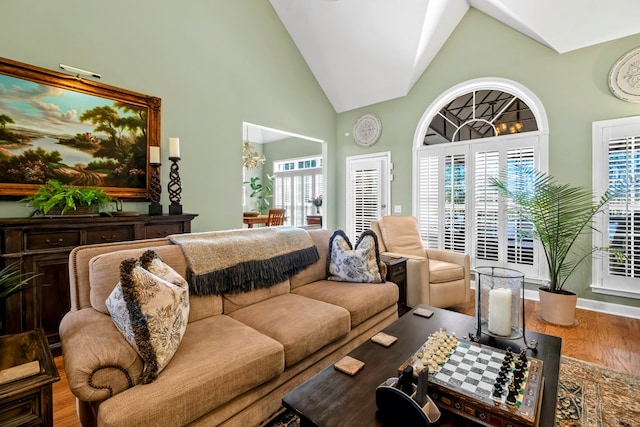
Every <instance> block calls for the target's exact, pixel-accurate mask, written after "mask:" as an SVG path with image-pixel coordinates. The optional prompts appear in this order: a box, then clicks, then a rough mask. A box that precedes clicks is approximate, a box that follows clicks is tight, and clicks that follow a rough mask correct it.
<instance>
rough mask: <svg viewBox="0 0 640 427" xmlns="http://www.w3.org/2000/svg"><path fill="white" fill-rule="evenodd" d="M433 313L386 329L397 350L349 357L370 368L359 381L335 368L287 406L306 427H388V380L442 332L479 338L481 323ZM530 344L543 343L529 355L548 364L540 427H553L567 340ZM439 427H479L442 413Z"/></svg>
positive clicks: (368, 348)
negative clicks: (383, 407)
mask: <svg viewBox="0 0 640 427" xmlns="http://www.w3.org/2000/svg"><path fill="white" fill-rule="evenodd" d="M422 307H426V306H422ZM427 308H429V309H430V310H433V311H434V315H433V316H432V317H431V318H429V319H426V318H424V317H419V316H416V315H414V314H412V313H413V310H412V311H411V312H409V313H407V314H405V315H404V316H402V317H400V318H399V319H398V320H397V321H396V322H394V323H393V324H391V325H390V326H388V327H387V328H386V329H384V332H386V333H388V334H390V335H394V336H396V337H398V341H397V342H396V343H395V344H393V345H392V346H391V347H388V348H385V347H382V346H380V345H378V344H375V343H373V342H371V341H367V342H365V343H363V344H362V345H360V346H359V347H358V348H356V349H355V350H353V351H352V352H351V353H349V356H351V357H355V358H356V359H359V360H362V361H363V362H365V366H364V368H363V369H362V370H361V371H360V372H358V373H357V374H356V375H355V376H353V377H350V376H348V375H345V374H343V373H341V372H338V371H337V370H335V369H334V368H333V366H329V367H328V368H326V369H325V370H323V371H322V372H320V373H319V374H318V375H316V376H314V377H313V378H311V379H310V380H309V381H307V382H305V383H304V384H302V385H301V386H299V387H298V388H296V389H294V390H292V391H291V392H290V393H289V394H287V395H286V396H285V397H284V398H283V399H282V402H283V404H284V406H285V407H287V408H289V409H291V410H293V411H295V412H296V413H297V414H298V415H299V416H300V420H301V425H302V426H320V427H325V426H332V427H334V426H359V427H367V426H383V425H384V424H383V422H382V421H381V420H380V418H379V417H378V416H377V414H376V412H377V407H376V402H375V395H376V393H375V391H376V387H378V386H379V385H380V383H382V382H383V381H384V380H386V379H387V378H391V377H397V376H398V367H399V366H400V365H401V364H402V363H403V362H405V361H406V360H407V358H408V357H410V356H411V355H412V354H413V353H414V352H415V351H416V350H417V349H418V348H419V347H420V346H421V345H422V344H424V342H425V341H426V340H427V339H428V337H429V335H430V334H432V333H433V332H435V331H437V330H439V329H440V328H446V329H447V333H449V334H450V333H451V332H455V333H456V334H457V336H458V337H459V338H460V339H462V337H464V336H468V334H469V332H475V317H472V316H467V315H464V314H459V313H455V312H452V311H448V310H441V309H438V308H433V307H427ZM527 339H528V340H534V339H535V340H537V341H538V347H537V351H536V352H535V353H533V354H532V353H531V352H530V353H529V354H530V355H531V357H534V358H536V359H540V360H542V361H543V363H544V366H543V371H544V372H543V376H544V391H543V395H542V404H541V408H540V414H541V415H540V422H539V426H541V427H547V426H548V427H552V426H553V425H554V421H555V412H556V404H557V402H556V400H557V393H558V376H559V372H560V353H561V349H562V339H560V338H559V337H554V336H551V335H545V334H541V333H537V332H532V331H527ZM481 343H482V344H487V345H490V346H491V347H495V348H500V349H503V350H504V349H506V348H507V347H511V348H512V349H513V350H514V351H519V350H520V349H521V348H523V347H524V342H523V341H522V339H519V340H500V339H494V338H491V337H486V336H483V337H482V341H481ZM439 425H451V426H454V425H455V426H459V425H474V424H473V423H471V422H470V421H468V420H466V419H463V418H460V417H458V416H457V415H455V414H453V413H448V412H446V411H442V418H441V420H440V422H439Z"/></svg>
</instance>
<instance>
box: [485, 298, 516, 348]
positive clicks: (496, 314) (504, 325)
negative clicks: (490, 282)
mask: <svg viewBox="0 0 640 427" xmlns="http://www.w3.org/2000/svg"><path fill="white" fill-rule="evenodd" d="M488 328H489V332H491V333H492V334H496V335H500V336H503V337H506V336H509V335H511V291H510V290H509V289H504V288H502V289H491V290H490V291H489V325H488Z"/></svg>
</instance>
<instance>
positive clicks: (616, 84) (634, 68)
mask: <svg viewBox="0 0 640 427" xmlns="http://www.w3.org/2000/svg"><path fill="white" fill-rule="evenodd" d="M609 89H611V92H612V93H613V94H614V95H615V96H617V97H618V98H620V99H622V100H624V101H628V102H640V48H636V49H633V50H632V51H630V52H627V53H626V54H624V55H623V56H622V57H621V58H620V59H618V61H616V63H615V64H614V65H613V67H612V68H611V71H610V72H609Z"/></svg>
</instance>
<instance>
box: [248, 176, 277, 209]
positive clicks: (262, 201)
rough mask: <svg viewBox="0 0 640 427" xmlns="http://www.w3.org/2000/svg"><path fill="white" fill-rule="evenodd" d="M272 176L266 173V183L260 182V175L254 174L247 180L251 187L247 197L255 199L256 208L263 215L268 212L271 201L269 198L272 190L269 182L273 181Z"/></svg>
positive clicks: (271, 195)
mask: <svg viewBox="0 0 640 427" xmlns="http://www.w3.org/2000/svg"><path fill="white" fill-rule="evenodd" d="M273 179H274V176H273V175H267V181H268V183H266V184H261V183H260V177H259V176H254V177H252V178H251V180H250V181H249V187H250V188H251V194H249V197H251V198H252V199H255V201H256V209H257V210H258V212H259V213H260V214H261V215H265V214H267V213H268V212H269V206H270V205H271V202H270V201H269V199H271V198H272V197H273V192H272V188H271V183H272V182H273Z"/></svg>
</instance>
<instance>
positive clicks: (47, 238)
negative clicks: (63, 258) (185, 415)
mask: <svg viewBox="0 0 640 427" xmlns="http://www.w3.org/2000/svg"><path fill="white" fill-rule="evenodd" d="M26 237H27V239H26V240H27V250H37V249H51V248H64V247H67V246H78V245H79V244H80V232H79V231H78V230H70V231H55V232H54V231H51V232H47V233H27V236H26Z"/></svg>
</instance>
